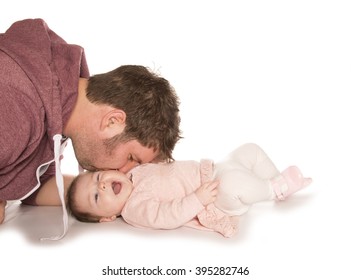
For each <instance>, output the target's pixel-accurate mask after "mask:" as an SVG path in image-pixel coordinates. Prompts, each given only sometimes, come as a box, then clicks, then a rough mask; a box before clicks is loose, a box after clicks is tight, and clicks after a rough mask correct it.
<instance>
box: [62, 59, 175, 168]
mask: <svg viewBox="0 0 351 280" xmlns="http://www.w3.org/2000/svg"><path fill="white" fill-rule="evenodd" d="M85 92H86V99H87V100H88V101H89V102H88V103H89V104H86V105H87V107H89V108H90V107H92V106H91V105H93V109H92V110H94V119H92V118H91V117H90V116H89V112H90V111H89V110H90V109H86V113H85V115H86V118H85V119H86V120H85V121H84V120H82V122H81V126H78V128H77V129H75V130H74V131H73V132H72V133H71V135H68V136H69V137H70V138H71V139H72V143H73V147H74V150H75V154H76V157H77V159H78V161H79V163H80V164H81V165H82V167H83V168H85V169H88V170H97V169H118V170H121V171H122V172H126V171H128V170H129V169H131V168H132V167H133V166H135V165H136V164H138V163H145V162H150V161H153V160H155V159H156V160H169V159H172V151H173V149H174V147H175V144H176V143H177V141H178V140H179V139H180V138H181V137H180V130H179V125H180V117H179V100H178V97H177V95H176V93H175V91H174V90H173V88H172V87H171V85H170V84H169V82H168V81H167V80H166V79H164V78H162V77H159V76H158V75H156V74H154V73H152V72H151V71H149V70H148V69H147V68H145V67H143V66H135V65H125V66H121V67H119V68H117V69H115V70H113V71H110V72H107V73H105V74H99V75H95V76H92V77H91V78H89V80H88V83H87V86H86V89H85ZM95 108H100V109H99V111H97V110H96V109H95ZM78 119H79V116H78ZM93 126H94V129H95V130H94V129H93V128H92V127H93ZM76 127H77V125H76ZM96 130H99V131H100V132H99V133H96V132H95V131H96Z"/></svg>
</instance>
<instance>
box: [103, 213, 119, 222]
mask: <svg viewBox="0 0 351 280" xmlns="http://www.w3.org/2000/svg"><path fill="white" fill-rule="evenodd" d="M116 219H117V216H116V215H113V216H111V217H102V218H100V220H99V222H100V223H103V222H113V221H114V220H116Z"/></svg>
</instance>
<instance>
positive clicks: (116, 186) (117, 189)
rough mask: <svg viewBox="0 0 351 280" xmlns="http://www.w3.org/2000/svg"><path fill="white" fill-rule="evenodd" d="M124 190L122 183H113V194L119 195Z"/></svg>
mask: <svg viewBox="0 0 351 280" xmlns="http://www.w3.org/2000/svg"><path fill="white" fill-rule="evenodd" d="M121 189H122V185H121V183H118V182H113V183H112V190H113V192H114V193H115V194H116V195H117V194H119V192H120V191H121Z"/></svg>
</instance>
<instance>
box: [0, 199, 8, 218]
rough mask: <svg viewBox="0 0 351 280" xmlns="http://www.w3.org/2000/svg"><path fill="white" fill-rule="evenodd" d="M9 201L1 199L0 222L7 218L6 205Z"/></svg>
mask: <svg viewBox="0 0 351 280" xmlns="http://www.w3.org/2000/svg"><path fill="white" fill-rule="evenodd" d="M6 203H7V201H6V200H0V224H2V222H3V221H4V220H5V206H6Z"/></svg>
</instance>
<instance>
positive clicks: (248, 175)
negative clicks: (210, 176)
mask: <svg viewBox="0 0 351 280" xmlns="http://www.w3.org/2000/svg"><path fill="white" fill-rule="evenodd" d="M279 174H280V172H279V171H278V169H277V168H276V167H275V165H274V164H273V162H272V161H271V160H270V158H269V157H268V156H267V155H266V153H265V152H264V151H263V150H262V149H261V148H260V147H259V146H257V145H256V144H251V143H250V144H245V145H242V146H240V147H239V148H237V149H236V150H235V151H233V152H232V153H230V154H229V155H228V156H227V157H226V158H225V159H224V160H222V161H220V162H218V163H216V164H215V172H214V177H215V178H216V179H219V181H220V185H219V193H218V196H217V200H216V202H215V205H216V206H217V207H218V208H219V209H221V210H222V211H224V212H225V213H227V214H229V215H241V214H243V213H245V212H246V211H247V210H248V209H249V207H250V206H251V205H252V204H253V203H256V202H260V201H266V200H272V199H274V198H275V194H274V191H273V188H272V187H271V184H270V179H272V178H274V177H276V176H279Z"/></svg>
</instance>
